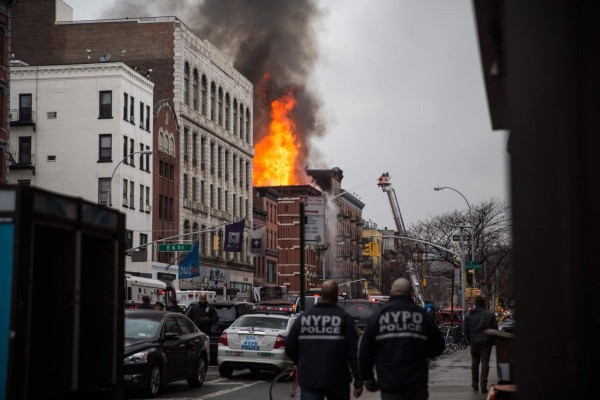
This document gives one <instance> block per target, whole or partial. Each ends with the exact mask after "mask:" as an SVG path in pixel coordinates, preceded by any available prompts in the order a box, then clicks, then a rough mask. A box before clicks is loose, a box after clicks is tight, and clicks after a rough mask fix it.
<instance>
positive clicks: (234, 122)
mask: <svg viewBox="0 0 600 400" xmlns="http://www.w3.org/2000/svg"><path fill="white" fill-rule="evenodd" d="M237 115H238V113H237V99H233V134H234V135H236V136H237V126H238V123H237Z"/></svg>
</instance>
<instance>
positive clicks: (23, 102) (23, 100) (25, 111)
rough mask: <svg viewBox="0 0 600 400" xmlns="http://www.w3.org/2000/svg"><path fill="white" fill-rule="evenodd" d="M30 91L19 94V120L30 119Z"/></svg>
mask: <svg viewBox="0 0 600 400" xmlns="http://www.w3.org/2000/svg"><path fill="white" fill-rule="evenodd" d="M31 104H32V102H31V93H26V94H20V95H19V121H31V120H32V111H31Z"/></svg>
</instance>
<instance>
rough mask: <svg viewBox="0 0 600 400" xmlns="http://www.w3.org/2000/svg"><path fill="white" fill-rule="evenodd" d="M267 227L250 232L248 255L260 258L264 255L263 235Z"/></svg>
mask: <svg viewBox="0 0 600 400" xmlns="http://www.w3.org/2000/svg"><path fill="white" fill-rule="evenodd" d="M266 232H267V227H266V226H263V227H260V228H258V229H256V230H253V231H252V232H250V255H253V256H255V257H262V256H264V255H265V233H266Z"/></svg>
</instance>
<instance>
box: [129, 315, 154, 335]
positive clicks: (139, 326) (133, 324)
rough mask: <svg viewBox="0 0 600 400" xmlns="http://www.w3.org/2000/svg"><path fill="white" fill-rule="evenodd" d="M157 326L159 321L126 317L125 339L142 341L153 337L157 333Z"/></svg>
mask: <svg viewBox="0 0 600 400" xmlns="http://www.w3.org/2000/svg"><path fill="white" fill-rule="evenodd" d="M159 326H160V321H159V320H154V319H150V318H135V317H129V316H127V317H126V318H125V338H127V339H143V338H151V337H154V336H156V335H157V333H158V328H159Z"/></svg>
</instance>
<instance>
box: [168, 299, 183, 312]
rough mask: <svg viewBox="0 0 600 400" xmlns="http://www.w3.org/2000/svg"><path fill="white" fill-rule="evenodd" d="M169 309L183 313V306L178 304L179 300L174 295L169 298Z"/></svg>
mask: <svg viewBox="0 0 600 400" xmlns="http://www.w3.org/2000/svg"><path fill="white" fill-rule="evenodd" d="M167 311H171V312H176V313H181V308H180V307H179V306H178V305H177V300H175V299H174V298H173V297H171V298H170V299H169V305H168V306H167Z"/></svg>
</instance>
